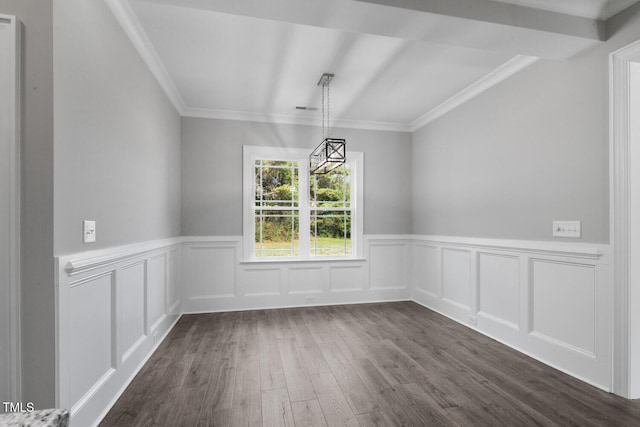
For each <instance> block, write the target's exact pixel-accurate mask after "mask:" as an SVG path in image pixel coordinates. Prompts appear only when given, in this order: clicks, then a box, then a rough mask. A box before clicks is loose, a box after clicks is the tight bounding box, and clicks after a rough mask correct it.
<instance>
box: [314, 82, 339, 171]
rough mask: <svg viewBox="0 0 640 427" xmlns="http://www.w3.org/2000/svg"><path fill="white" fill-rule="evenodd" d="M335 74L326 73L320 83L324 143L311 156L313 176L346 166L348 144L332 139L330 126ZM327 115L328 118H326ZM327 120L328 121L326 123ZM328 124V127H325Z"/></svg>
mask: <svg viewBox="0 0 640 427" xmlns="http://www.w3.org/2000/svg"><path fill="white" fill-rule="evenodd" d="M332 79H333V74H329V73H324V74H323V75H322V77H320V81H318V86H320V87H321V88H322V138H323V139H322V142H321V143H320V145H318V146H317V147H316V149H315V150H313V152H312V153H311V154H310V155H309V170H310V171H311V173H312V174H324V173H327V172H330V171H332V170H333V169H335V168H337V167H338V166H340V165H342V164H344V162H345V161H346V160H347V148H346V144H347V142H346V141H345V140H344V139H340V138H332V137H331V136H330V133H331V124H330V121H329V120H330V117H329V116H330V107H331V97H330V94H331V92H330V89H329V88H330V85H331V80H332ZM325 113H326V117H325ZM325 120H326V121H325ZM325 124H326V126H325Z"/></svg>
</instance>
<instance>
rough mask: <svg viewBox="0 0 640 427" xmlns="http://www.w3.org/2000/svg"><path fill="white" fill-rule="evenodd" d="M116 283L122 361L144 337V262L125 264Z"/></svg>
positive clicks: (145, 314) (145, 306)
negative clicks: (118, 281)
mask: <svg viewBox="0 0 640 427" xmlns="http://www.w3.org/2000/svg"><path fill="white" fill-rule="evenodd" d="M120 279H121V280H120V283H119V284H118V307H119V310H118V331H119V334H118V337H119V343H118V344H119V346H118V348H119V350H120V352H121V354H120V355H119V356H120V358H121V360H122V362H123V363H124V361H126V359H127V358H128V357H129V356H130V355H131V354H133V352H134V351H135V350H136V348H137V347H138V346H140V345H141V344H142V343H143V341H144V338H145V333H146V329H147V328H146V318H147V304H146V301H145V287H146V279H147V277H146V262H145V261H140V262H137V263H135V264H132V265H127V266H125V267H123V268H122V270H121V271H120Z"/></svg>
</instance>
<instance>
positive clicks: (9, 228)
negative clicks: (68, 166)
mask: <svg viewBox="0 0 640 427" xmlns="http://www.w3.org/2000/svg"><path fill="white" fill-rule="evenodd" d="M20 63H21V60H20V21H19V20H18V19H17V18H16V17H15V16H11V15H2V14H0V93H1V94H2V96H1V97H0V245H2V246H1V247H0V342H2V343H3V346H2V350H0V352H2V353H1V354H0V398H1V399H2V400H5V399H7V400H8V399H10V400H12V401H14V402H15V401H19V400H20V399H21V394H22V390H21V388H22V387H21V370H22V369H21V363H20V360H21V351H20V347H21V345H20ZM5 343H9V345H4V344H5Z"/></svg>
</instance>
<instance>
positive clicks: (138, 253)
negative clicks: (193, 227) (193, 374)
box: [56, 239, 181, 426]
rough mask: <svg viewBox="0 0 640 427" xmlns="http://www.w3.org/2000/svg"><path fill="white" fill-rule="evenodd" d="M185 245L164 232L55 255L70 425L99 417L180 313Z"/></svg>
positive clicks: (63, 399) (59, 358)
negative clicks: (144, 239)
mask: <svg viewBox="0 0 640 427" xmlns="http://www.w3.org/2000/svg"><path fill="white" fill-rule="evenodd" d="M180 251H181V243H180V240H179V239H167V240H159V241H154V242H147V243H144V244H136V245H126V246H121V247H116V248H111V249H103V250H98V251H89V252H83V253H78V254H71V255H68V256H64V257H59V258H57V260H56V261H57V262H56V266H57V274H56V304H57V308H56V313H57V319H56V331H57V334H58V336H57V339H56V342H57V347H56V366H57V376H56V406H57V407H60V408H69V409H70V413H71V420H72V421H71V422H72V424H73V425H83V426H84V425H86V426H89V425H95V424H97V422H98V421H99V419H100V416H101V415H103V414H104V413H106V410H108V408H109V406H110V405H111V404H112V403H113V402H115V400H116V398H117V397H118V395H119V393H120V392H121V390H123V389H124V388H125V386H126V385H127V384H128V383H129V381H130V380H131V379H132V378H133V376H134V375H135V374H136V373H137V372H138V370H139V369H140V367H141V366H142V364H143V363H144V362H145V361H146V359H147V358H148V357H149V356H150V355H151V354H152V352H153V350H154V349H155V348H156V347H157V346H158V345H159V344H160V342H161V341H162V339H163V338H164V336H165V335H166V334H167V332H168V331H169V330H170V329H171V327H172V326H173V324H175V322H176V321H177V320H178V317H179V310H181V295H180V291H179V286H180V284H179V283H176V281H177V280H178V279H179V274H180V271H179V268H180V267H179V259H180V257H179V255H180ZM166 260H169V261H168V263H167V262H166ZM165 296H170V299H168V301H171V305H172V306H173V309H174V310H178V311H173V312H170V311H169V308H170V307H169V305H170V304H166V301H165ZM152 326H153V328H152Z"/></svg>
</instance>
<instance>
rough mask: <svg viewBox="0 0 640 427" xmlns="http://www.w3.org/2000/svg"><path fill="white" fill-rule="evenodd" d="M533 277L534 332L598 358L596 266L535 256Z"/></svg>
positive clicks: (532, 315) (532, 331)
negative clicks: (536, 257)
mask: <svg viewBox="0 0 640 427" xmlns="http://www.w3.org/2000/svg"><path fill="white" fill-rule="evenodd" d="M531 276H532V277H531V300H530V301H531V319H532V330H531V334H532V335H534V336H537V337H539V338H541V339H545V340H548V341H551V342H553V343H555V344H557V345H560V346H565V347H567V348H568V349H570V350H574V351H579V352H584V353H585V354H586V355H589V356H591V357H595V351H596V298H597V295H596V291H597V289H596V287H597V283H596V271H595V266H593V265H584V264H572V263H567V262H558V261H549V260H540V259H533V260H531Z"/></svg>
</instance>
